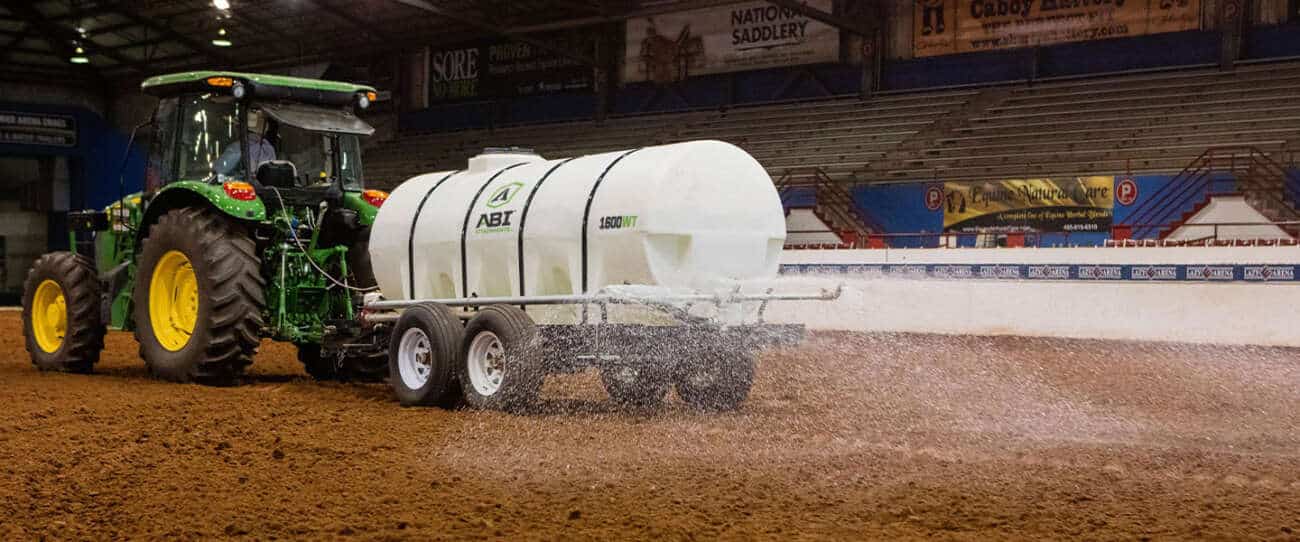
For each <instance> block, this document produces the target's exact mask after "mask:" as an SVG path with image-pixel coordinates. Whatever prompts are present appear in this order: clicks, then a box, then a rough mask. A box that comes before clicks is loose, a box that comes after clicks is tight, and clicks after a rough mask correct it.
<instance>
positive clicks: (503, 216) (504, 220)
mask: <svg viewBox="0 0 1300 542" xmlns="http://www.w3.org/2000/svg"><path fill="white" fill-rule="evenodd" d="M513 214H515V212H514V211H497V212H493V213H483V214H481V215H478V224H477V225H475V226H474V227H475V228H478V229H483V228H499V227H502V226H509V225H510V215H513Z"/></svg>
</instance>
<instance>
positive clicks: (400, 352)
mask: <svg viewBox="0 0 1300 542" xmlns="http://www.w3.org/2000/svg"><path fill="white" fill-rule="evenodd" d="M464 336H465V328H464V326H462V325H461V323H460V320H459V319H457V318H456V315H455V314H453V313H452V312H451V309H450V308H448V307H447V306H446V305H416V306H414V307H411V308H409V309H406V310H405V311H403V312H402V316H401V318H398V320H397V325H396V326H394V327H393V335H392V339H391V341H392V343H391V345H390V346H389V347H388V380H389V385H391V386H392V387H393V393H394V394H395V395H397V400H398V402H400V403H401V404H402V405H403V406H427V405H437V406H443V407H453V406H455V403H456V402H458V401H459V400H460V393H461V390H460V388H459V387H458V386H457V385H456V382H457V380H456V378H457V377H456V368H457V367H459V366H460V348H461V343H462V342H464Z"/></svg>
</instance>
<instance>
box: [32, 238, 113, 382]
mask: <svg viewBox="0 0 1300 542" xmlns="http://www.w3.org/2000/svg"><path fill="white" fill-rule="evenodd" d="M99 294H100V288H99V278H98V277H96V276H95V265H94V264H93V263H91V261H90V259H89V258H86V257H85V256H78V255H76V254H73V253H71V252H51V253H49V254H45V255H43V256H41V257H40V258H37V259H36V262H35V263H33V264H32V268H31V270H29V271H28V272H27V279H26V280H25V281H24V282H23V337H24V339H25V340H26V345H27V352H29V353H30V354H31V357H32V364H33V365H35V366H36V368H37V369H40V370H42V371H65V372H69V373H89V372H91V371H92V370H93V369H94V367H95V363H96V362H98V361H99V353H100V351H102V350H103V349H104V324H103V322H102V321H101V317H100V298H99Z"/></svg>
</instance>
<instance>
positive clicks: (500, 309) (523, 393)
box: [460, 305, 545, 411]
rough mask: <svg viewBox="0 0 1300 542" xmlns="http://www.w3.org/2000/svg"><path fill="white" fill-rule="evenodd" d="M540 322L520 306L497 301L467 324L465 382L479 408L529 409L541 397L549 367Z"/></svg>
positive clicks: (462, 367) (467, 395)
mask: <svg viewBox="0 0 1300 542" xmlns="http://www.w3.org/2000/svg"><path fill="white" fill-rule="evenodd" d="M540 346H541V345H540V341H539V340H538V332H537V325H536V324H534V323H533V319H532V318H529V317H528V314H527V313H525V312H524V311H523V310H522V309H520V308H519V307H515V306H513V305H492V306H489V307H485V308H483V309H481V310H480V311H479V313H478V314H477V315H475V316H474V318H473V319H471V320H470V321H469V324H468V325H467V326H465V338H464V341H463V347H462V348H461V351H462V352H463V355H462V357H461V363H460V383H461V388H462V390H463V395H464V397H465V403H467V404H468V405H469V406H472V407H475V408H484V409H494V410H506V411H514V410H526V409H528V408H529V407H531V406H532V405H533V404H534V403H535V402H536V401H537V395H538V394H539V393H540V392H541V389H542V382H543V380H544V379H545V372H544V371H543V369H542V359H541V348H540Z"/></svg>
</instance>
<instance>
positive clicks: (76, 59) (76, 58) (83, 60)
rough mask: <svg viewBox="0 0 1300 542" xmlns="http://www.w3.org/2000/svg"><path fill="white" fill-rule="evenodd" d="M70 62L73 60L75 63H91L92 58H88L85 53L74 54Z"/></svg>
mask: <svg viewBox="0 0 1300 542" xmlns="http://www.w3.org/2000/svg"><path fill="white" fill-rule="evenodd" d="M68 62H71V63H73V64H90V59H89V58H86V57H85V56H84V55H76V56H73V57H72V58H69V59H68Z"/></svg>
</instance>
